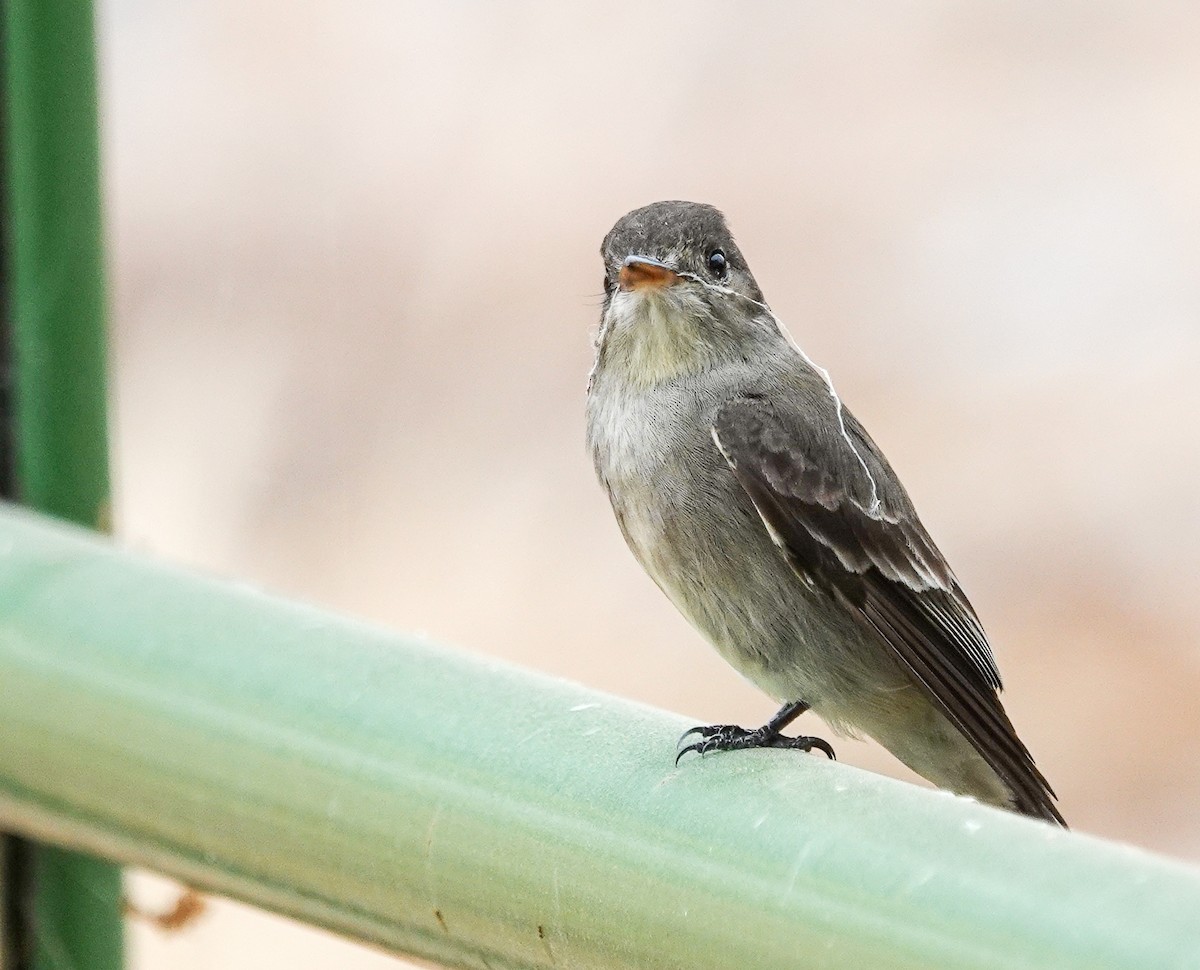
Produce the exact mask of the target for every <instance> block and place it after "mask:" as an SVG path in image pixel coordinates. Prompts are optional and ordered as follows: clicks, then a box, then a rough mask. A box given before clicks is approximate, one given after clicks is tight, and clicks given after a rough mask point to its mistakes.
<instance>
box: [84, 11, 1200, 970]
mask: <svg viewBox="0 0 1200 970" xmlns="http://www.w3.org/2000/svg"><path fill="white" fill-rule="evenodd" d="M99 15H100V18H101V20H100V25H99V27H100V37H101V61H102V97H103V103H102V113H103V119H104V133H103V134H104V151H105V164H106V192H107V205H108V211H107V223H108V233H109V237H110V264H111V278H112V287H111V294H112V295H111V299H112V306H113V323H114V340H113V352H114V358H113V359H114V366H115V379H116V385H115V387H116V407H115V412H114V424H115V427H114V431H115V445H116V450H115V472H116V476H117V518H118V524H119V531H120V533H121V534H122V535H123V537H124V538H125V539H126V540H127V541H130V542H132V543H133V544H134V545H136V546H138V547H140V548H142V549H144V550H146V551H149V552H152V553H155V554H157V555H160V556H164V557H167V558H170V559H173V560H176V561H181V562H184V563H188V564H191V565H193V566H197V567H200V568H202V569H205V570H209V571H212V572H216V573H219V574H223V575H228V576H235V577H241V578H245V579H247V580H249V581H251V582H254V583H257V584H261V585H263V586H266V587H269V588H272V589H275V590H278V591H281V592H284V593H286V594H289V595H293V596H297V597H302V598H304V599H308V600H313V601H316V602H318V603H322V604H325V605H328V606H330V607H333V608H335V609H337V610H342V611H347V612H350V613H353V614H357V615H359V616H365V617H370V618H372V619H375V620H378V621H380V622H383V623H385V624H388V625H390V626H392V627H396V628H400V629H404V630H409V631H417V632H421V633H424V634H427V635H428V636H429V637H431V638H433V639H434V640H437V641H440V642H444V643H448V644H457V645H460V646H462V647H465V648H466V649H469V650H473V651H477V652H481V653H487V654H492V655H495V656H499V657H503V658H506V659H508V660H511V661H514V662H516V663H520V664H524V665H528V666H532V667H537V668H540V669H543V670H547V671H551V672H553V673H557V674H561V675H563V676H566V677H570V678H574V679H576V680H579V681H583V682H584V683H587V684H589V685H591V686H594V687H598V688H602V689H604V690H608V691H612V692H615V693H619V694H622V695H625V696H628V697H634V698H637V699H640V700H643V701H647V702H650V703H652V704H655V705H659V706H662V707H666V708H670V709H672V710H677V711H682V712H685V713H687V714H689V715H691V716H693V717H695V718H696V719H697V723H708V722H714V721H721V722H724V721H738V722H741V723H744V724H757V723H761V722H762V721H763V720H764V719H765V718H766V717H767V716H768V715H769V714H770V713H772V712H773V710H774V705H773V703H772V702H770V701H769V700H768V699H767V698H765V697H764V696H762V695H760V694H759V693H758V692H757V691H755V690H754V689H753V688H751V687H750V686H748V685H747V684H745V683H743V682H742V681H741V680H740V679H739V678H738V677H737V676H736V675H735V674H734V673H733V672H732V670H730V669H729V668H727V667H726V666H725V665H724V663H723V662H722V661H720V660H719V659H718V658H717V657H716V655H715V654H714V653H713V652H712V651H711V650H710V649H709V648H708V647H707V646H706V645H705V644H704V643H703V642H702V641H701V639H700V638H699V636H698V635H697V634H695V633H694V632H693V631H692V630H691V629H690V628H689V627H688V626H687V625H686V624H685V622H684V621H683V620H682V619H681V618H680V617H679V616H678V615H677V614H676V612H675V610H674V609H673V608H672V607H671V606H670V604H669V603H668V602H667V601H666V599H665V598H664V597H663V596H662V595H661V594H660V593H659V592H658V590H657V589H656V588H655V587H654V585H653V584H652V583H651V582H650V581H649V580H648V579H647V578H646V577H645V576H644V575H643V574H642V572H641V571H640V569H639V567H638V566H637V565H636V563H635V562H634V560H633V558H632V557H631V556H630V555H629V553H628V552H627V550H626V549H625V548H624V545H623V543H622V540H621V538H620V535H619V533H618V531H617V528H616V525H615V523H614V521H613V519H612V515H611V513H610V511H609V509H608V506H607V502H606V500H605V498H604V496H603V494H602V492H601V491H600V489H599V487H598V486H597V485H596V483H595V481H594V478H593V474H592V470H591V467H590V465H589V460H588V458H587V455H586V454H585V451H584V445H583V418H582V413H583V404H584V384H585V379H586V374H587V371H588V368H589V366H590V363H591V337H592V334H593V332H594V328H595V324H596V322H597V315H598V312H599V302H600V300H599V296H600V291H601V286H600V281H601V266H600V261H599V258H598V256H597V248H598V246H599V243H600V240H601V238H602V237H603V235H604V233H605V232H606V231H607V230H608V229H609V227H610V226H611V225H612V223H613V222H614V221H615V220H616V219H617V218H618V217H619V216H620V215H622V214H623V213H624V212H626V211H627V210H629V209H631V208H634V207H636V206H640V205H643V204H645V203H647V202H651V201H654V200H657V199H664V198H686V199H694V200H700V201H707V202H711V203H714V204H716V205H717V206H719V207H721V208H722V209H724V210H725V211H726V213H727V214H728V216H729V218H730V221H731V223H732V225H733V227H734V230H735V232H736V233H737V234H738V237H739V241H740V243H741V246H742V248H743V250H744V251H745V252H746V254H747V255H748V257H749V259H750V261H751V263H752V265H753V267H754V270H755V273H756V275H757V277H758V280H759V282H760V284H761V285H762V287H763V289H764V291H765V292H766V294H767V297H768V299H769V300H770V302H771V304H772V306H773V308H774V309H775V311H776V312H777V313H778V314H779V316H780V317H781V318H782V319H783V320H784V321H785V322H786V323H787V325H788V327H789V329H790V330H791V332H792V334H793V335H794V337H795V338H796V339H797V340H798V341H799V342H800V343H801V344H802V345H803V346H804V348H805V349H806V351H807V352H808V353H809V354H810V355H811V356H812V357H813V359H814V360H816V361H817V362H819V363H821V364H823V365H825V366H826V367H828V368H829V370H830V371H831V372H832V374H833V376H834V378H835V380H836V381H837V384H838V388H839V390H840V392H841V394H842V396H843V398H844V399H845V400H846V401H847V402H848V404H849V406H850V407H851V408H852V409H853V410H854V411H855V413H856V414H857V415H858V416H859V417H860V418H861V419H862V420H863V422H864V423H865V424H866V426H867V427H868V428H869V429H870V431H871V433H872V435H873V436H874V437H875V439H876V440H877V441H878V442H879V443H880V445H881V446H882V447H883V448H884V450H885V451H886V452H887V454H888V455H889V457H890V458H891V460H892V463H893V464H894V465H895V467H896V468H897V470H898V471H899V473H900V474H901V476H902V478H903V479H904V481H905V483H906V484H907V486H908V488H909V490H910V492H911V493H912V495H913V497H914V499H915V501H916V503H917V505H918V508H919V509H920V511H921V513H922V517H923V518H924V520H925V522H926V525H927V526H928V527H929V528H930V531H931V532H932V533H933V534H934V536H935V537H936V538H937V540H938V542H939V544H940V545H941V547H942V549H943V551H944V552H945V553H946V554H947V556H948V558H949V559H950V561H951V562H952V563H953V565H954V568H955V570H956V571H957V573H958V575H959V578H960V579H961V581H962V583H963V585H964V587H965V588H966V589H967V591H968V593H969V594H970V596H971V598H972V600H973V601H974V603H975V605H976V607H977V609H978V611H979V613H980V615H981V616H982V618H983V620H984V623H985V625H986V627H987V629H988V630H989V632H990V635H991V638H992V641H993V644H994V647H995V650H996V653H997V655H998V658H999V662H1000V667H1001V670H1002V672H1003V674H1004V677H1005V683H1006V687H1007V692H1006V694H1005V703H1006V705H1007V707H1008V710H1009V712H1010V714H1011V715H1012V718H1013V720H1014V722H1015V723H1016V724H1017V725H1018V727H1019V729H1020V732H1021V734H1022V736H1023V737H1024V739H1025V740H1026V742H1027V743H1028V744H1029V746H1030V748H1031V749H1032V750H1033V752H1034V753H1035V755H1036V756H1037V758H1038V761H1039V764H1040V765H1041V766H1042V767H1043V768H1044V769H1045V772H1046V774H1047V775H1048V776H1049V778H1050V779H1051V781H1052V782H1053V784H1054V785H1055V787H1056V788H1057V790H1058V792H1059V794H1060V796H1061V805H1062V808H1063V811H1064V813H1065V814H1066V816H1067V818H1068V819H1069V820H1070V821H1071V822H1072V823H1073V825H1074V826H1075V827H1076V828H1077V829H1079V830H1082V831H1084V832H1090V833H1095V834H1099V835H1102V836H1105V837H1109V838H1115V839H1121V840H1125V841H1128V842H1132V843H1134V844H1136V845H1139V846H1144V847H1148V848H1151V849H1154V850H1156V851H1159V852H1163V853H1167V854H1169V855H1172V856H1176V857H1180V858H1184V859H1188V860H1191V861H1200V811H1198V810H1197V806H1198V805H1200V764H1198V763H1197V759H1196V757H1195V754H1194V751H1195V738H1196V737H1197V735H1198V734H1200V704H1198V703H1196V700H1195V699H1196V697H1197V696H1200V643H1198V642H1197V639H1198V637H1197V634H1198V633H1200V596H1198V595H1197V582H1198V580H1200V516H1198V514H1197V501H1196V494H1195V493H1196V483H1197V480H1198V479H1200V440H1198V436H1197V433H1196V420H1197V414H1198V411H1200V384H1198V382H1197V367H1198V365H1200V178H1198V177H1197V174H1196V173H1197V172H1198V171H1200V57H1197V43H1196V39H1197V38H1198V37H1200V7H1193V6H1188V5H1183V4H1176V3H1171V2H1167V0H1136V2H1135V0H1107V2H1106V0H1089V2H1082V0H1080V2H1063V0H1059V2H1053V3H1047V2H1044V0H1022V2H1014V3H1008V4H1004V5H1001V6H996V5H980V4H975V3H968V2H927V3H922V4H886V5H885V4H867V3H853V2H851V3H839V4H825V5H817V4H809V3H805V4H797V3H790V2H786V3H785V2H779V3H765V2H764V3H759V4H753V5H732V4H729V3H712V2H688V3H672V4H661V5H660V4H656V5H645V4H634V3H627V2H622V0H613V2H610V3H607V4H605V5H603V6H598V5H597V6H595V7H587V8H585V7H582V6H580V7H579V8H576V7H575V6H573V5H566V4H559V3H553V2H550V0H539V2H529V3H524V4H520V5H515V4H513V5H501V4H485V3H481V2H474V3H468V2H461V3H452V4H428V3H424V4H416V3H408V2H400V0H353V2H349V3H346V2H340V3H335V2H333V0H309V2H305V3H300V4H297V3H295V2H284V0H236V2H234V0H205V2H203V3H201V2H199V0H177V2H174V3H165V2H156V3H151V2H146V0H106V2H103V3H101V4H100V7H99ZM811 730H812V731H813V732H814V733H820V728H819V726H818V725H816V724H813V725H811ZM838 753H839V756H840V757H841V758H842V759H843V760H844V761H847V762H849V763H852V764H855V765H859V766H863V767H868V768H871V769H873V770H877V771H882V772H886V773H888V774H895V775H898V776H901V777H910V778H911V776H909V775H907V774H906V772H905V771H904V770H903V769H902V768H901V767H900V766H899V765H898V764H897V763H896V762H895V761H894V760H893V759H892V758H891V757H890V756H888V755H887V754H886V753H885V752H883V751H882V750H881V749H879V748H878V747H877V746H875V745H872V744H869V743H865V742H864V743H853V742H847V741H842V742H841V743H840V744H838ZM668 756H669V754H667V753H664V757H668ZM134 889H135V894H136V895H137V897H138V899H139V901H140V902H142V903H143V904H145V905H149V906H153V905H159V904H163V905H165V904H166V903H168V902H169V901H170V899H171V897H172V892H173V890H172V889H171V888H170V887H168V886H164V885H162V884H161V883H159V882H157V881H156V880H154V879H151V878H149V877H138V878H137V879H135V885H134ZM133 944H134V953H135V957H136V960H137V965H138V966H141V967H144V968H159V967H168V966H170V967H183V968H217V967H221V968H231V970H240V968H243V967H245V968H249V967H275V966H279V967H284V966H286V967H289V968H309V967H312V968H315V967H325V966H338V967H346V968H369V967H381V968H382V967H385V966H389V967H390V966H396V965H397V963H396V961H394V960H392V959H390V958H387V957H384V956H382V955H379V954H375V953H370V952H367V951H365V950H361V949H358V948H355V947H352V946H350V945H349V944H345V943H342V942H341V941H337V940H334V939H332V938H328V937H323V936H320V935H318V934H316V933H314V932H313V931H309V930H304V929H301V928H299V927H297V926H295V925H294V924H290V923H287V922H286V921H282V920H277V919H275V918H272V917H268V916H265V915H263V914H259V913H254V912H251V911H249V910H246V909H244V908H241V907H238V906H235V905H233V904H230V903H222V902H217V903H214V904H213V905H212V906H211V907H210V909H209V912H208V913H207V914H206V915H205V916H204V917H203V918H202V919H201V920H199V921H198V922H197V923H195V924H194V925H193V926H191V927H189V928H187V929H185V930H182V931H179V932H177V933H173V934H170V933H163V932H161V931H158V930H155V929H152V928H150V927H148V926H146V925H144V924H137V925H135V927H134V929H133Z"/></svg>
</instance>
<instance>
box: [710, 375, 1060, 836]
mask: <svg viewBox="0 0 1200 970" xmlns="http://www.w3.org/2000/svg"><path fill="white" fill-rule="evenodd" d="M836 417H837V420H836V422H831V425H832V428H831V430H828V431H827V433H825V434H824V435H822V434H820V433H818V434H815V435H812V436H811V437H807V436H806V438H805V439H804V440H803V441H802V440H801V439H800V437H799V435H798V433H797V432H798V430H799V429H800V428H801V427H804V426H805V425H808V426H809V428H810V429H811V428H812V427H813V426H812V424H811V421H809V420H806V419H805V417H804V415H802V414H801V413H800V408H799V405H791V404H789V403H788V402H787V401H780V400H778V399H775V398H771V397H768V396H765V395H755V394H746V395H742V396H739V397H736V398H734V399H732V400H730V401H728V402H727V403H726V404H725V405H723V406H722V408H721V409H720V411H719V412H718V414H717V418H716V421H715V422H714V424H713V429H712V433H713V440H714V441H715V442H716V445H717V447H718V448H719V449H720V450H721V453H722V454H723V455H724V456H725V460H726V461H727V462H728V463H729V466H730V468H731V469H732V470H733V474H734V476H735V477H736V478H737V480H738V482H739V483H740V484H741V486H742V488H744V489H745V491H746V493H747V494H748V495H749V497H750V499H751V500H752V501H753V502H754V505H755V507H756V508H757V509H758V513H759V515H760V516H761V517H762V520H763V523H764V524H765V526H766V528H767V530H768V532H769V533H770V534H771V537H772V539H773V540H774V542H775V544H776V546H778V548H779V549H780V551H781V553H782V554H783V555H784V557H785V558H786V559H787V561H788V562H789V563H790V564H791V565H792V567H793V568H794V569H795V570H796V571H797V572H798V573H799V574H800V575H801V577H802V578H803V579H804V580H805V581H806V582H809V583H811V584H812V585H814V586H816V587H818V588H820V589H822V590H824V591H825V592H826V593H827V594H829V595H831V596H834V597H836V598H837V599H838V600H839V601H841V602H842V603H843V604H844V605H845V606H846V608H847V609H849V610H850V611H851V612H852V613H853V614H854V615H856V616H857V617H858V619H859V620H860V621H861V622H862V623H863V624H864V625H865V626H866V627H867V628H868V629H869V630H871V631H873V632H874V633H875V634H876V635H877V636H878V638H879V639H880V641H881V642H882V643H883V644H885V645H886V646H887V648H888V649H890V650H891V651H892V653H893V654H894V655H895V656H896V658H897V659H898V660H899V661H900V662H901V663H902V664H903V665H904V666H905V667H906V668H907V669H908V670H909V671H911V673H912V675H913V677H914V679H915V681H916V682H917V683H918V684H919V685H920V686H921V687H922V688H923V689H924V690H925V692H926V693H927V694H928V696H929V697H930V698H931V699H932V700H933V702H934V703H935V704H936V705H937V707H938V708H939V709H940V710H941V711H942V713H943V714H945V716H946V717H947V718H948V719H949V720H950V721H951V723H953V724H954V725H956V726H957V727H958V729H959V730H960V731H961V732H962V733H963V735H964V736H965V737H966V738H967V739H968V740H969V741H970V742H971V744H972V745H973V746H974V747H975V749H976V750H977V751H978V752H979V754H980V755H981V756H982V757H983V758H984V760H985V761H987V763H988V764H989V765H990V766H991V767H992V769H993V770H994V771H995V772H996V773H997V774H998V775H999V776H1000V778H1001V779H1002V780H1003V781H1004V782H1005V784H1006V785H1008V787H1009V788H1010V790H1011V791H1012V792H1013V796H1014V799H1015V800H1016V803H1017V806H1016V807H1017V808H1018V809H1019V810H1021V811H1025V812H1026V813H1027V814H1034V815H1038V816H1041V817H1044V818H1053V819H1056V820H1058V821H1060V822H1061V821H1062V819H1061V816H1060V815H1059V814H1058V812H1057V810H1056V809H1055V808H1054V805H1053V803H1052V801H1051V798H1052V796H1053V794H1054V793H1053V791H1051V789H1050V786H1049V785H1048V784H1047V782H1046V779H1045V778H1044V777H1043V776H1042V774H1041V773H1040V772H1039V771H1038V769H1037V768H1036V767H1035V766H1034V763H1033V759H1032V757H1031V756H1030V754H1029V751H1028V750H1027V749H1026V748H1025V746H1024V745H1023V744H1022V743H1021V741H1020V739H1019V738H1018V737H1017V734H1016V732H1015V731H1014V730H1013V726H1012V724H1011V722H1010V721H1009V719H1008V716H1007V715H1006V714H1005V713H1004V708H1003V707H1002V706H1001V704H1000V700H999V698H998V696H997V691H998V690H999V688H1000V675H999V673H998V672H997V670H996V664H995V661H994V659H993V657H992V652H991V649H990V647H989V646H988V642H987V638H986V637H985V635H984V632H983V628H982V627H981V626H980V624H979V620H978V618H977V617H976V616H975V611H974V610H973V609H972V608H971V604H970V603H969V602H968V601H967V598H966V596H965V595H964V593H963V591H962V589H961V588H960V587H959V585H958V581H957V580H956V579H955V578H954V574H953V573H952V572H951V571H950V567H949V566H948V565H947V563H946V560H945V559H944V558H943V557H942V554H941V553H940V552H939V551H938V549H937V547H936V546H935V545H934V544H933V540H932V539H931V538H930V537H929V534H928V533H927V532H926V531H925V528H924V526H922V525H921V522H920V520H919V519H918V518H917V515H916V512H915V510H914V509H913V507H912V503H911V502H910V501H909V498H908V496H907V494H905V492H904V489H903V487H902V486H901V485H900V482H899V480H898V479H897V478H896V476H895V473H894V472H892V470H891V468H890V467H889V466H888V464H887V462H886V460H885V459H884V458H883V455H882V454H881V453H880V452H879V450H878V448H877V447H876V446H875V443H874V442H873V441H872V440H871V439H870V437H869V436H868V435H867V434H866V432H865V431H864V430H863V429H862V427H861V426H860V425H859V424H858V422H857V421H855V420H854V418H853V416H852V415H850V414H849V413H848V412H846V411H843V410H841V409H840V407H839V409H838V413H837V415H836Z"/></svg>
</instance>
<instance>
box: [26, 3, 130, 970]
mask: <svg viewBox="0 0 1200 970" xmlns="http://www.w3.org/2000/svg"><path fill="white" fill-rule="evenodd" d="M2 27H3V33H4V77H3V83H4V112H5V115H6V118H5V120H6V124H5V131H4V136H5V144H4V156H5V171H4V179H5V190H6V191H5V195H6V203H7V206H6V208H7V212H6V213H5V226H4V230H5V232H6V236H7V238H6V240H5V244H6V247H5V255H6V264H7V265H6V267H5V270H6V277H7V278H6V290H7V292H6V294H5V296H6V297H7V304H8V305H7V306H6V307H5V308H4V309H5V313H6V324H7V327H6V330H7V332H6V334H5V336H6V337H7V341H8V346H7V347H6V355H7V357H8V359H9V365H10V368H11V372H10V375H9V379H10V382H11V391H10V393H11V398H10V406H11V408H12V411H11V414H10V416H9V419H10V427H9V428H8V432H9V434H10V435H11V447H12V448H13V451H14V454H12V455H10V456H8V457H9V459H10V461H12V466H13V471H14V473H15V474H14V477H13V485H14V487H15V491H16V495H17V497H18V498H19V500H20V501H22V502H24V503H25V504H27V505H30V506H32V507H34V508H37V509H40V510H43V511H45V512H48V513H50V514H52V515H55V516H58V517H61V518H65V519H70V520H71V521H73V522H78V523H81V524H85V525H89V526H92V527H94V528H105V527H106V526H107V523H108V451H107V435H106V409H105V397H106V394H105V371H106V366H105V364H106V361H105V337H104V334H105V319H104V318H105V313H104V310H105V300H104V266H103V246H102V239H101V222H100V182H99V145H98V141H99V139H98V124H97V106H96V58H95V38H94V28H93V20H92V6H91V4H90V3H89V2H87V0H6V2H5V3H4V5H3V24H2ZM7 856H8V858H9V860H10V861H15V863H16V864H15V865H13V866H10V867H9V868H8V870H7V872H6V877H7V878H6V883H7V885H6V889H7V900H6V905H7V906H9V907H13V906H16V907H18V911H17V912H15V913H14V912H13V911H10V912H9V913H8V914H7V919H6V921H5V924H6V928H7V930H8V933H9V935H10V937H11V936H12V935H15V936H16V937H17V938H16V939H15V940H14V939H11V938H10V939H8V940H6V949H7V952H8V956H9V959H10V960H12V961H13V962H15V963H16V965H17V966H19V967H21V968H22V970H24V968H26V967H29V968H37V970H40V968H47V970H49V968H58V967H78V968H83V967H86V968H88V970H116V968H118V967H120V966H121V965H122V962H123V961H122V919H121V874H120V870H119V869H118V868H116V867H115V866H113V865H111V864H110V863H107V862H101V861H99V860H97V859H93V858H89V857H87V856H81V855H77V854H75V853H71V852H66V851H63V850H61V849H57V848H53V847H48V846H39V845H33V844H29V843H25V844H22V843H19V842H18V843H16V844H15V845H10V846H9V851H8V853H7ZM14 880H15V882H16V885H13V884H12V883H13V882H14Z"/></svg>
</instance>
